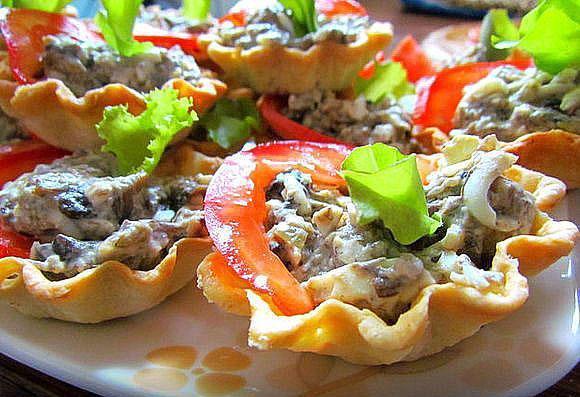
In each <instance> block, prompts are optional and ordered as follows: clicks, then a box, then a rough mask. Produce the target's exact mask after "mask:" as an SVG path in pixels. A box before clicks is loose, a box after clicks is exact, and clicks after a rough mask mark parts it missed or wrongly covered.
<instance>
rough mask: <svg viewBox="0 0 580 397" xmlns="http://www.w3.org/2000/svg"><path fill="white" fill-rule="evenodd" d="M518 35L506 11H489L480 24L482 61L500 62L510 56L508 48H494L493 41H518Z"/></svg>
mask: <svg viewBox="0 0 580 397" xmlns="http://www.w3.org/2000/svg"><path fill="white" fill-rule="evenodd" d="M519 37H520V34H519V33H518V28H517V27H516V25H514V23H513V22H512V21H511V19H510V17H509V15H508V13H507V10H504V9H494V10H489V12H488V13H487V15H486V16H485V18H483V22H482V23H481V34H480V42H481V44H482V46H483V51H484V59H485V60H486V61H501V60H503V59H506V58H507V57H508V55H509V54H510V52H511V51H510V49H509V48H503V49H500V48H496V47H495V46H494V45H493V42H494V41H497V40H498V39H500V38H501V41H514V40H518V39H519Z"/></svg>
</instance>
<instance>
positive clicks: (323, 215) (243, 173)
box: [198, 136, 578, 365]
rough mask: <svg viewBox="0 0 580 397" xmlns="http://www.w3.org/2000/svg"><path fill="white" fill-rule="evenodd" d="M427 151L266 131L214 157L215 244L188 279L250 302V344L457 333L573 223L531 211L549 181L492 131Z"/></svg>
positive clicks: (380, 340)
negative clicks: (266, 136)
mask: <svg viewBox="0 0 580 397" xmlns="http://www.w3.org/2000/svg"><path fill="white" fill-rule="evenodd" d="M434 156H435V157H428V156H423V157H421V158H420V161H418V162H417V163H415V157H414V156H404V155H402V154H400V153H399V152H398V151H397V150H396V149H395V148H391V147H388V146H386V145H381V144H376V145H373V146H367V147H361V148H357V149H354V150H353V151H352V152H351V151H350V149H348V148H347V147H344V146H341V145H333V144H317V143H307V142H280V143H271V144H266V145H262V146H258V147H256V148H255V149H252V150H248V151H245V152H240V153H238V154H236V155H234V156H232V157H230V158H228V159H226V160H225V162H224V164H223V165H222V167H221V168H220V169H219V170H218V172H217V173H216V175H215V177H214V179H213V180H212V182H211V183H210V186H209V188H208V193H207V195H206V199H205V214H206V223H207V226H208V230H209V233H210V236H211V237H212V239H213V241H214V244H215V246H216V249H217V252H215V253H212V254H211V255H209V256H208V257H207V258H206V259H205V260H204V261H203V263H202V264H201V265H200V267H199V268H198V285H199V286H200V287H201V288H202V289H203V291H204V294H205V296H206V297H207V298H208V300H210V301H212V302H215V303H216V304H218V305H219V306H220V307H222V308H223V309H224V310H227V311H229V312H233V313H237V314H242V315H251V324H250V330H249V344H250V345H251V346H254V347H257V348H259V349H273V348H285V349H290V350H294V351H308V352H315V353H320V354H328V355H334V356H339V357H342V358H343V359H345V360H347V361H351V362H354V363H358V364H367V365H377V364H390V363H394V362H397V361H408V360H415V359H418V358H420V357H423V356H425V355H429V354H433V353H436V352H438V351H441V350H443V349H444V348H446V347H448V346H451V345H454V344H456V343H458V342H459V341H460V340H462V339H464V338H467V337H469V336H471V335H472V334H474V333H475V332H477V330H478V329H479V328H481V326H483V325H484V324H487V323H490V322H492V321H496V320H499V319H501V318H503V317H504V316H506V315H508V314H510V313H512V312H513V311H515V310H517V309H518V308H519V307H521V306H522V305H523V304H524V302H525V301H526V299H527V297H528V284H527V280H526V276H531V275H534V274H536V273H538V272H540V271H541V270H542V269H544V268H546V267H548V266H549V265H550V264H551V263H553V262H554V261H555V260H557V259H558V258H559V257H561V256H564V255H567V254H568V253H569V252H570V251H571V249H572V248H573V246H574V240H575V238H576V237H577V234H578V230H577V228H576V226H575V225H574V224H572V223H570V222H557V221H553V220H551V219H550V218H549V217H548V216H547V215H545V214H544V213H543V212H541V211H542V210H545V209H549V208H551V207H552V206H553V205H554V204H555V203H557V202H558V201H559V200H560V199H561V198H562V197H563V195H564V193H565V186H564V185H563V183H562V182H560V181H558V180H556V179H554V178H550V177H546V176H544V175H542V174H539V173H537V172H534V171H530V170H527V169H524V168H522V167H520V166H517V165H514V163H515V161H516V157H515V156H514V155H513V154H509V153H506V152H505V151H502V150H499V143H498V141H497V140H496V139H495V137H493V136H489V137H486V138H484V139H479V138H477V137H469V136H461V137H456V138H454V139H453V140H452V141H451V142H450V143H449V144H448V145H446V146H445V148H444V150H443V156H440V155H434ZM341 164H342V171H340V170H341ZM417 166H418V167H419V170H420V172H421V173H422V174H423V176H424V178H425V179H426V181H427V184H426V185H425V186H422V185H421V179H420V178H419V171H418V170H417ZM389 180H390V182H389ZM395 181H396V182H395ZM234 182H235V183H234ZM347 188H348V190H347Z"/></svg>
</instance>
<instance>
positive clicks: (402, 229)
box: [342, 143, 441, 245]
mask: <svg viewBox="0 0 580 397" xmlns="http://www.w3.org/2000/svg"><path fill="white" fill-rule="evenodd" d="M342 176H343V177H344V179H345V180H346V182H347V185H348V189H349V191H350V197H351V198H352V201H353V203H354V205H355V206H356V208H357V212H358V217H359V222H360V223H361V224H363V225H366V224H368V223H370V222H373V221H375V220H379V219H380V220H381V221H382V222H383V225H384V226H385V227H386V228H387V229H389V230H390V231H391V233H392V234H393V237H394V238H395V240H396V241H398V242H399V243H401V244H404V245H408V244H411V243H413V242H414V241H417V240H418V239H419V238H421V237H423V236H426V235H429V234H432V233H434V232H435V231H436V230H437V228H438V227H439V226H440V225H441V221H440V220H439V219H434V218H433V217H430V216H429V212H428V210H427V201H426V199H425V193H424V191H423V185H422V183H421V177H420V176H419V171H418V169H417V163H416V160H415V156H414V155H404V154H402V153H401V152H399V150H397V149H396V148H394V147H392V146H388V145H385V144H383V143H375V144H374V145H372V146H362V147H359V148H356V149H354V150H353V151H352V152H351V153H350V154H349V155H348V157H347V158H346V159H345V160H344V162H343V163H342Z"/></svg>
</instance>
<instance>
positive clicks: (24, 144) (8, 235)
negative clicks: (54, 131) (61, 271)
mask: <svg viewBox="0 0 580 397" xmlns="http://www.w3.org/2000/svg"><path fill="white" fill-rule="evenodd" d="M66 154H68V152H66V151H64V150H62V149H58V148H55V147H54V146H50V145H48V144H46V143H44V142H41V141H39V140H35V139H33V140H28V141H20V142H16V143H12V144H8V145H2V146H0V186H4V184H5V183H6V182H9V181H12V180H14V179H16V178H17V177H19V176H20V175H22V174H24V173H25V172H30V171H32V170H33V169H34V167H36V166H37V165H38V164H46V163H50V162H52V161H54V160H56V159H58V158H60V157H62V156H65V155H66ZM31 245H32V239H30V238H28V237H26V236H24V235H22V234H19V233H16V232H14V231H11V230H9V229H8V228H7V227H6V226H5V225H3V224H2V223H1V222H0V258H3V257H5V256H17V257H20V258H27V257H28V255H29V252H30V247H31Z"/></svg>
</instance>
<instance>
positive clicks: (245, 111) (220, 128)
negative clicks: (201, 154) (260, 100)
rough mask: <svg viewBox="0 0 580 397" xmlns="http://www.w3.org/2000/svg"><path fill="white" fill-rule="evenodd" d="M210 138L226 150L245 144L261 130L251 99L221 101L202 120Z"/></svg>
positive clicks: (257, 114)
mask: <svg viewBox="0 0 580 397" xmlns="http://www.w3.org/2000/svg"><path fill="white" fill-rule="evenodd" d="M200 125H202V126H203V127H204V128H205V129H207V131H208V138H209V139H210V140H211V141H213V142H215V143H217V144H218V145H219V146H221V147H222V148H224V149H231V148H232V147H235V146H237V145H239V144H241V143H244V142H245V141H246V140H247V139H248V138H249V137H250V136H251V134H252V131H256V130H259V129H260V115H259V113H258V109H257V108H256V104H255V102H254V101H251V100H249V99H238V100H232V99H226V98H224V99H220V100H219V101H217V103H216V104H215V106H214V107H213V108H212V110H210V111H209V112H208V113H206V114H205V115H204V116H203V117H202V118H201V120H200Z"/></svg>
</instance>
